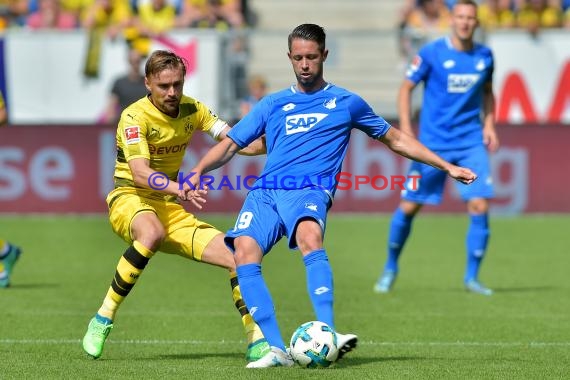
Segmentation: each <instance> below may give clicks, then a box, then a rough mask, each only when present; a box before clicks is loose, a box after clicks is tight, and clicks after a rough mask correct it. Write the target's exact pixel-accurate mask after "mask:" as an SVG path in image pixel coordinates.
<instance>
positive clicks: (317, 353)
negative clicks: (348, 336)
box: [289, 321, 338, 368]
mask: <svg viewBox="0 0 570 380" xmlns="http://www.w3.org/2000/svg"><path fill="white" fill-rule="evenodd" d="M337 340H338V339H337V335H336V333H335V331H334V330H333V328H332V327H330V326H329V325H327V324H326V323H323V322H319V321H311V322H306V323H303V324H302V325H301V326H299V327H298V328H297V330H295V332H294V333H293V336H292V337H291V343H290V346H289V347H290V350H291V351H290V352H291V356H292V357H293V360H294V361H295V362H296V363H297V364H299V365H300V366H301V367H306V368H319V367H325V368H326V367H328V366H330V365H331V364H332V363H333V362H334V361H335V360H336V358H337V357H338V343H337Z"/></svg>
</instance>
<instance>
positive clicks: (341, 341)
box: [336, 332, 358, 360]
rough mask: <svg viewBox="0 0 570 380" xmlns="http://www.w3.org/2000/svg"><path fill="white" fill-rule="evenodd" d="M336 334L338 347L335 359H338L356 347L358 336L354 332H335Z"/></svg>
mask: <svg viewBox="0 0 570 380" xmlns="http://www.w3.org/2000/svg"><path fill="white" fill-rule="evenodd" d="M336 336H337V338H338V349H339V352H338V357H337V358H336V360H340V359H342V357H343V356H344V355H345V354H346V353H348V352H350V351H352V350H353V349H355V348H356V345H357V343H358V337H357V336H356V335H354V334H341V333H338V332H337V333H336Z"/></svg>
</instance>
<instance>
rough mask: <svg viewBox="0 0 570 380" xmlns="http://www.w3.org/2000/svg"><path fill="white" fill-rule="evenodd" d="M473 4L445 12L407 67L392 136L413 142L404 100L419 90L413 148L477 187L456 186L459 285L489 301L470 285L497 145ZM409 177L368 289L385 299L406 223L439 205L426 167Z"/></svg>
mask: <svg viewBox="0 0 570 380" xmlns="http://www.w3.org/2000/svg"><path fill="white" fill-rule="evenodd" d="M477 24H478V21H477V4H476V2H475V1H471V0H461V1H457V2H456V4H455V5H454V7H453V9H452V21H451V30H452V33H451V35H450V36H449V37H444V38H440V39H437V40H435V41H433V42H431V43H428V44H426V45H425V46H424V47H423V48H422V49H421V50H420V51H419V53H418V55H417V56H416V57H415V58H414V59H413V61H412V62H411V64H410V67H409V69H408V71H407V73H406V76H407V78H406V79H405V80H404V82H403V84H402V86H401V88H400V94H399V99H398V102H399V116H400V128H401V130H402V131H403V132H406V133H408V134H411V135H413V134H414V133H413V131H412V128H411V122H410V98H411V92H412V90H413V89H414V88H415V87H416V85H417V84H418V83H419V82H421V81H423V82H424V97H423V99H424V100H423V104H422V110H421V114H420V123H419V140H420V141H421V142H422V143H423V144H424V145H426V146H427V147H429V148H430V149H432V150H433V151H435V152H436V153H438V154H439V155H440V156H441V157H443V158H445V159H446V160H447V161H449V162H453V163H455V164H457V165H461V166H466V167H469V168H471V169H472V170H473V171H474V172H475V173H477V176H478V177H479V180H478V181H476V182H475V183H473V185H471V186H464V185H462V184H458V190H459V193H460V194H461V197H462V198H463V200H465V201H466V203H467V211H468V213H469V218H470V225H469V230H468V232H467V238H466V248H467V266H466V270H465V276H464V283H465V287H466V289H467V290H468V291H470V292H474V293H478V294H483V295H491V294H492V293H493V292H492V290H491V289H488V288H486V287H485V286H483V285H482V284H481V283H480V282H479V280H478V273H479V266H480V265H481V260H482V259H483V257H484V255H485V251H486V248H487V241H488V238H489V222H488V219H489V218H488V210H489V202H488V199H490V198H492V197H493V185H492V181H491V172H490V165H489V156H488V152H487V150H489V151H495V150H496V149H497V148H498V146H499V141H498V139H497V135H496V132H495V124H494V108H495V99H494V96H493V87H492V79H493V54H492V53H491V50H490V49H489V48H488V47H486V46H484V45H481V44H478V43H475V42H474V41H473V33H474V32H475V29H476V27H477ZM410 172H411V173H413V174H414V175H419V176H420V179H419V181H418V183H417V185H418V186H416V187H415V188H414V189H411V188H410V189H406V190H404V192H403V195H402V200H401V202H400V205H399V207H398V208H397V209H396V211H395V213H394V215H393V217H392V222H391V225H390V233H389V241H388V258H387V261H386V264H385V266H384V271H383V273H382V275H381V276H380V278H379V279H378V281H377V282H376V284H375V286H374V290H375V291H376V292H379V293H386V292H389V291H390V289H391V288H392V286H393V285H394V281H395V280H396V275H397V274H398V258H399V256H400V253H401V250H402V248H403V247H404V244H405V242H406V240H407V238H408V235H409V233H410V229H411V224H412V220H413V218H414V216H415V215H416V214H417V213H418V212H419V211H420V209H421V208H422V205H423V204H426V203H427V204H439V203H440V202H441V198H442V193H443V188H444V183H445V174H444V173H441V172H440V171H438V170H434V169H433V168H432V167H430V166H428V165H424V164H422V163H419V162H413V163H412V164H411V167H410Z"/></svg>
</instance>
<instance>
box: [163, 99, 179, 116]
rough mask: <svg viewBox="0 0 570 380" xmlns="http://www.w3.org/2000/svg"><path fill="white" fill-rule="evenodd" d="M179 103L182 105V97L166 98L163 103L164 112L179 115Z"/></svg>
mask: <svg viewBox="0 0 570 380" xmlns="http://www.w3.org/2000/svg"><path fill="white" fill-rule="evenodd" d="M179 105H180V99H166V100H165V101H164V102H163V103H162V108H163V109H162V112H164V113H165V114H167V115H169V116H172V117H176V116H177V115H178V107H179ZM173 115H174V116H173Z"/></svg>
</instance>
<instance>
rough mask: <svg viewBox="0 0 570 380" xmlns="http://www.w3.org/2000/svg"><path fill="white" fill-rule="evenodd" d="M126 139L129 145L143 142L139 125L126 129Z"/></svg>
mask: <svg viewBox="0 0 570 380" xmlns="http://www.w3.org/2000/svg"><path fill="white" fill-rule="evenodd" d="M125 138H126V139H127V144H136V143H138V142H140V141H141V138H140V128H139V126H138V125H133V126H131V127H126V128H125Z"/></svg>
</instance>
